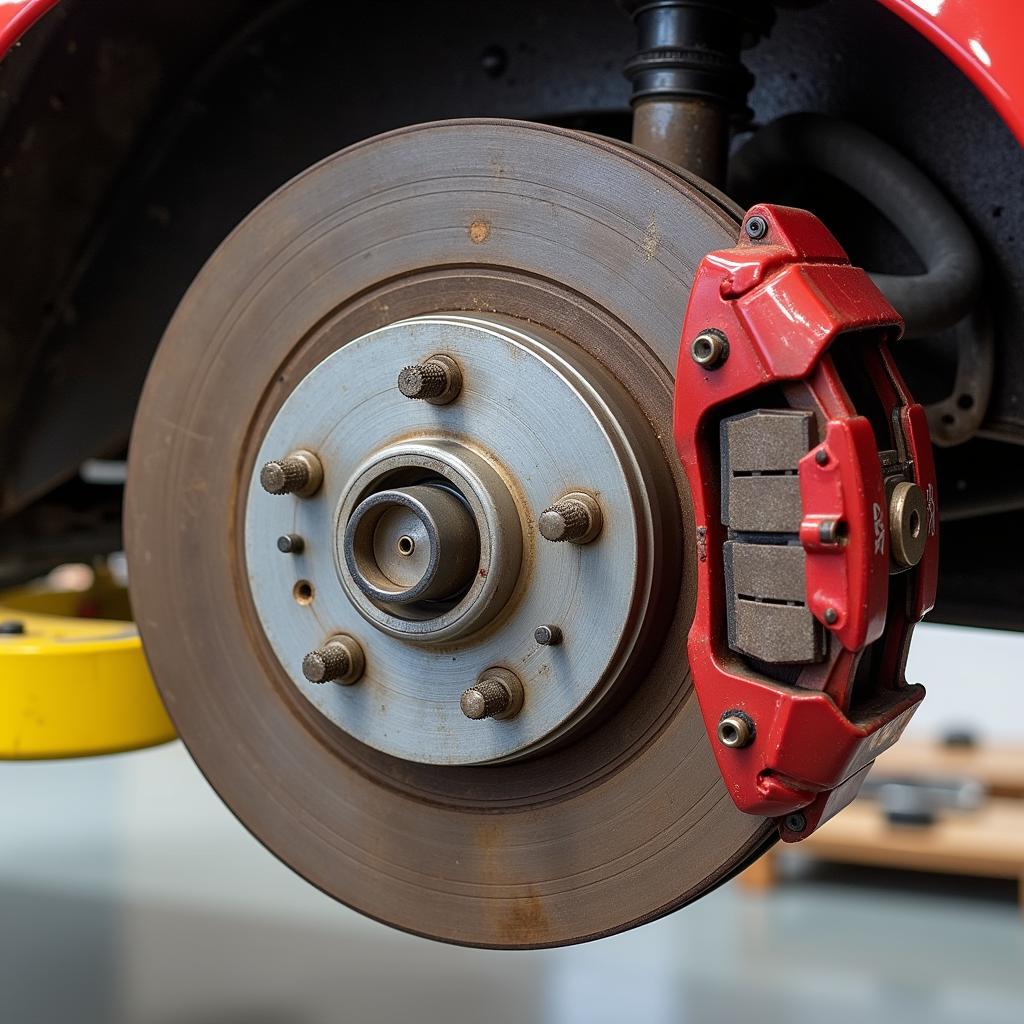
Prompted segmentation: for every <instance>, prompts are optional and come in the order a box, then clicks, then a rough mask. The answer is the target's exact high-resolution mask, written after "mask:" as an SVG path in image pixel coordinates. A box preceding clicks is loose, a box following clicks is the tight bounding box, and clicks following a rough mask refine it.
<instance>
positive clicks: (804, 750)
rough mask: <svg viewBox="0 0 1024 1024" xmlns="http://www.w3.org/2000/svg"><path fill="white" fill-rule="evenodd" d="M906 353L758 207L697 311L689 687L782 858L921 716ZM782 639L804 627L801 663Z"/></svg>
mask: <svg viewBox="0 0 1024 1024" xmlns="http://www.w3.org/2000/svg"><path fill="white" fill-rule="evenodd" d="M901 332H902V321H901V319H900V317H899V315H898V314H897V313H896V312H895V310H893V308H892V307H891V306H890V305H889V303H888V302H887V301H886V299H885V298H884V297H883V296H882V294H881V292H879V290H878V289H877V288H876V287H875V285H874V284H873V283H872V282H871V279H870V278H869V277H868V275H867V274H866V273H865V272H864V271H863V270H861V269H859V268H856V267H853V266H851V264H850V262H849V259H848V257H847V255H846V253H845V252H844V251H843V250H842V248H841V247H840V245H839V243H838V242H837V241H836V240H835V238H834V237H833V236H832V235H831V233H830V232H829V231H828V230H827V229H826V228H825V227H824V225H823V224H822V223H821V222H820V221H819V220H818V219H817V218H815V217H814V216H813V215H811V214H810V213H807V212H806V211H803V210H796V209H790V208H786V207H780V206H769V205H758V206H755V207H753V208H752V209H751V210H750V211H749V212H748V214H747V216H746V217H745V218H744V225H743V229H742V230H741V234H740V240H739V243H738V244H737V246H736V247H735V248H732V249H727V250H723V251H719V252H713V253H710V254H709V255H707V256H706V257H705V258H704V259H703V261H702V262H701V264H700V266H699V268H698V270H697V274H696V278H695V281H694V285H693V290H692V292H691V294H690V300H689V304H688V306H687V310H686V318H685V323H684V327H683V335H682V345H681V349H680V358H679V365H678V368H677V373H676V393H675V440H676V446H677V449H678V452H679V455H680V458H681V460H682V463H683V466H684V468H685V470H686V474H687V477H688V480H689V483H690V488H691V491H692V496H693V505H694V513H695V522H696V538H695V545H694V548H695V551H694V556H695V558H696V562H697V602H696V610H695V614H694V621H693V626H692V628H691V630H690V635H689V659H690V669H691V672H692V674H693V681H694V688H695V691H696V694H697V698H698V700H699V702H700V707H701V711H702V714H703V717H704V721H705V725H706V727H707V730H708V735H709V737H710V739H711V744H712V747H713V749H714V751H715V755H716V757H717V760H718V765H719V768H720V770H721V772H722V777H723V779H724V781H725V783H726V786H727V788H728V790H729V793H730V795H731V796H732V798H733V800H734V801H735V803H736V806H737V807H739V808H740V809H741V810H743V811H746V812H749V813H751V814H758V815H765V816H772V817H776V818H778V819H779V827H780V831H781V834H782V838H783V839H785V840H788V841H795V840H798V839H802V838H804V837H806V836H807V835H809V834H810V833H811V832H812V831H813V830H814V829H815V828H816V827H817V826H818V825H819V824H820V823H821V822H822V821H824V820H826V819H827V818H828V817H829V816H831V815H832V814H834V813H835V812H836V811H837V810H839V809H840V808H841V807H843V806H845V804H846V803H848V802H849V801H850V800H851V799H852V798H853V796H855V795H856V792H857V789H858V788H859V785H860V782H861V781H862V780H863V778H864V775H865V774H866V772H867V769H868V768H869V767H870V765H871V763H872V762H873V760H874V758H875V757H876V756H877V755H878V754H880V753H881V752H882V751H883V750H885V749H886V748H887V747H889V746H891V745H892V744H893V743H894V742H895V741H896V740H897V739H898V738H899V736H900V734H901V733H902V731H903V729H904V727H905V726H906V724H907V722H908V721H909V720H910V718H911V716H912V715H913V713H914V711H915V710H916V707H917V705H918V703H919V702H920V700H921V698H922V697H923V696H924V689H923V687H921V686H918V685H910V684H907V682H906V680H905V678H904V666H905V663H906V654H907V649H908V647H909V642H910V635H911V631H912V629H913V625H914V623H915V622H916V621H918V620H919V619H920V618H921V617H922V616H923V615H924V614H925V612H927V611H928V609H929V608H931V606H932V604H933V603H934V597H935V585H936V577H937V556H938V529H937V515H936V509H935V494H936V488H935V474H934V464H933V461H932V455H931V445H930V442H929V439H928V431H927V424H926V420H925V415H924V411H923V409H922V408H921V406H919V405H916V404H914V403H913V401H912V399H911V397H910V395H909V394H908V392H907V389H906V387H905V385H904V383H903V381H902V379H901V377H900V375H899V372H898V371H897V369H896V366H895V364H894V362H893V360H892V357H891V354H890V352H889V348H888V343H889V341H891V340H896V339H898V338H899V336H900V334H901ZM794 410H798V411H801V412H802V413H803V417H802V418H801V417H797V418H796V419H794V418H793V412H794ZM780 414H782V415H780ZM752 415H755V416H757V417H759V419H757V420H753V421H749V420H748V418H749V417H751V416H752ZM787 415H788V417H789V418H788V419H787V418H786V416H787ZM742 420H748V422H747V424H746V426H745V427H744V428H743V429H744V430H745V433H737V428H736V427H734V426H733V425H734V424H737V423H738V422H739V421H742ZM797 420H799V423H798V422H797ZM798 431H804V432H805V433H803V434H799V436H798V433H797V432H798ZM730 437H737V438H740V440H738V441H736V442H735V443H734V445H733V450H732V452H731V455H730V448H729V444H730V441H729V438H730ZM799 437H804V438H805V440H804V441H802V442H800V441H799ZM794 438H797V440H794ZM741 443H742V447H740V445H741ZM794 444H795V445H796V446H797V450H796V451H795V454H794ZM737 453H739V454H737ZM730 459H731V462H730ZM900 485H902V490H901V491H900V499H901V500H900V501H899V502H896V501H895V499H894V498H893V494H894V493H895V490H894V489H895V488H896V487H898V486H900ZM908 493H910V494H911V495H912V497H913V498H914V501H911V502H909V503H908V502H907V501H905V500H903V499H904V498H905V497H906V495H907V494H908ZM759 496H762V497H759ZM741 498H742V501H741ZM914 502H916V504H915V503H914ZM908 508H909V509H911V511H909V512H908V511H907V509H908ZM745 509H746V510H750V509H752V510H753V511H752V512H750V513H747V512H744V510H745ZM897 517H899V518H898V519H897ZM894 528H895V529H899V530H900V531H902V532H901V534H900V539H901V544H900V546H899V548H898V551H894V550H893V545H892V538H891V530H892V529H894ZM904 537H905V541H904V540H903V538H904ZM908 551H911V552H912V553H911V554H907V552H908ZM737 552H742V555H743V559H744V560H743V562H742V569H743V575H742V578H740V577H738V576H737V574H736V571H735V569H734V562H735V561H736V559H735V554H736V553H737ZM737 564H739V563H737ZM750 566H753V568H750ZM801 566H802V574H803V593H799V589H800V588H799V575H798V574H799V573H800V572H801ZM794 574H797V575H794ZM783 576H784V578H783ZM794 580H796V581H797V584H796V585H794V582H793V581H794ZM748 591H750V593H748ZM780 609H784V610H785V614H780ZM812 617H813V620H812ZM737 622H739V623H741V625H742V624H745V623H752V624H753V625H751V626H749V627H748V628H747V632H746V634H745V635H740V633H739V632H738V627H737ZM776 622H778V623H794V626H793V630H794V632H793V640H792V642H789V643H787V642H783V641H785V639H786V638H782V640H781V641H780V638H779V637H777V636H772V635H771V632H770V631H771V628H772V624H773V623H776ZM758 623H762V624H763V627H762V628H761V632H760V633H759V632H758ZM812 631H813V632H812ZM759 652H760V656H758V655H759ZM787 652H788V653H787ZM786 657H788V658H790V659H792V660H789V661H783V660H781V659H782V658H786ZM723 723H727V725H728V728H726V727H725V726H724V725H723Z"/></svg>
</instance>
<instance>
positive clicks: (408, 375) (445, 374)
mask: <svg viewBox="0 0 1024 1024" xmlns="http://www.w3.org/2000/svg"><path fill="white" fill-rule="evenodd" d="M398 390H399V391H401V392H402V394H403V395H405V397H406V398H418V399H422V400H423V401H426V402H431V403H432V404H434V405H447V404H448V403H449V402H453V401H454V400H455V399H456V398H458V396H459V392H460V391H461V390H462V372H461V371H460V370H459V364H458V363H456V362H455V360H454V359H452V358H451V357H450V356H442V355H437V356H431V357H430V358H429V359H427V360H425V361H424V362H422V363H417V364H416V365H415V366H406V367H405V368H404V369H403V370H402V372H401V373H399V375H398Z"/></svg>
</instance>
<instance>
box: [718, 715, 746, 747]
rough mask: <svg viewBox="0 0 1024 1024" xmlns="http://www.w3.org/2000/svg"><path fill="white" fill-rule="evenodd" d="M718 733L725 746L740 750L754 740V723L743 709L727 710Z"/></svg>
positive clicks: (719, 724) (719, 739)
mask: <svg viewBox="0 0 1024 1024" xmlns="http://www.w3.org/2000/svg"><path fill="white" fill-rule="evenodd" d="M716 734H717V736H718V742H719V743H721V744H722V746H723V747H731V748H732V749H733V750H739V749H741V748H742V747H746V746H748V745H749V744H750V743H751V742H752V741H753V739H754V723H753V721H752V719H751V718H750V716H749V715H747V714H744V712H742V711H727V712H726V713H725V714H724V715H722V718H721V720H720V721H719V723H718V729H717V730H716Z"/></svg>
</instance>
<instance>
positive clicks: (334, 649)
mask: <svg viewBox="0 0 1024 1024" xmlns="http://www.w3.org/2000/svg"><path fill="white" fill-rule="evenodd" d="M364 667H365V660H364V658H363V649H362V648H361V647H360V646H359V644H358V643H357V642H356V641H355V640H353V639H352V637H350V636H339V637H332V638H331V639H330V640H328V641H327V642H326V643H325V644H324V645H323V647H321V648H319V649H318V650H315V651H310V652H309V654H307V655H306V656H305V657H304V658H303V659H302V674H303V675H304V676H305V677H306V678H307V679H308V680H309V681H310V682H311V683H329V682H335V683H341V685H342V686H351V685H352V684H353V683H355V682H357V681H358V680H359V678H360V677H361V676H362V674H363V669H364Z"/></svg>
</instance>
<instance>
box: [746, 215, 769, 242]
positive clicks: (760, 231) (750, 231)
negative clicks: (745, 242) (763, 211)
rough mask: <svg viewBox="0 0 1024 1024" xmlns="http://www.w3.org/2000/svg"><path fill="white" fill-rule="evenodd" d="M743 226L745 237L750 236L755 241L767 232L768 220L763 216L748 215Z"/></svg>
mask: <svg viewBox="0 0 1024 1024" xmlns="http://www.w3.org/2000/svg"><path fill="white" fill-rule="evenodd" d="M743 227H744V230H745V231H746V232H747V238H751V239H753V240H754V241H755V242H756V241H757V240H758V239H760V238H764V236H765V235H767V234H768V221H766V220H765V219H764V217H757V216H754V217H748V218H747V222H746V224H744V225H743Z"/></svg>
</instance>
